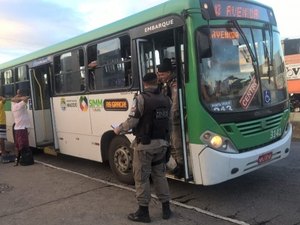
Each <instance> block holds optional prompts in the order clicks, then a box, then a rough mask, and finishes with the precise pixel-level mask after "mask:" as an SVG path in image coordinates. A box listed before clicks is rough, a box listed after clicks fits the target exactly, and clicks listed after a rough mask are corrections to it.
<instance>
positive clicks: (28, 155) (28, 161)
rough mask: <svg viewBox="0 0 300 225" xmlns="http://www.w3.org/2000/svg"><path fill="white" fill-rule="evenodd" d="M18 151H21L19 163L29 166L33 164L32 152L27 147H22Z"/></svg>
mask: <svg viewBox="0 0 300 225" xmlns="http://www.w3.org/2000/svg"><path fill="white" fill-rule="evenodd" d="M20 153H21V158H20V165H22V166H29V165H32V164H34V159H33V154H32V151H31V149H30V148H29V147H27V148H23V149H22V150H21V152H20Z"/></svg>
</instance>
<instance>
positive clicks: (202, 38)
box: [197, 29, 212, 59]
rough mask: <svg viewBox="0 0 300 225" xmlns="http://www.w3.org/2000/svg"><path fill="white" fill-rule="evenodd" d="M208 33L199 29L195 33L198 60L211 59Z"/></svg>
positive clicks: (206, 30)
mask: <svg viewBox="0 0 300 225" xmlns="http://www.w3.org/2000/svg"><path fill="white" fill-rule="evenodd" d="M209 37H210V32H209V30H208V29H201V30H200V31H198V32H197V46H198V56H199V57H200V59H203V58H210V57H212V51H211V41H210V38H209Z"/></svg>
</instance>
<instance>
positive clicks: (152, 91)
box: [114, 73, 171, 223]
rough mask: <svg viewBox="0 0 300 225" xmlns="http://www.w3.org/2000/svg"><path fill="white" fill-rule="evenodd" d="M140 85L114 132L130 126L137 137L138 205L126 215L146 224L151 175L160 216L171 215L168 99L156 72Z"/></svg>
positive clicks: (135, 169) (120, 131)
mask: <svg viewBox="0 0 300 225" xmlns="http://www.w3.org/2000/svg"><path fill="white" fill-rule="evenodd" d="M143 84H144V88H145V90H144V92H142V93H141V94H139V95H137V96H136V97H135V99H134V101H133V105H132V108H131V112H130V114H129V117H128V119H127V120H126V121H125V122H123V123H121V124H120V125H119V126H118V127H115V128H114V132H115V134H117V135H118V134H120V133H125V132H127V131H129V130H131V129H132V130H133V133H134V135H135V136H136V138H135V140H134V141H133V143H132V147H133V148H134V155H133V175H134V181H135V188H136V198H137V202H138V205H139V208H138V210H137V211H136V212H135V213H131V214H129V215H128V219H129V220H132V221H137V222H145V223H146V222H150V221H151V220H150V216H149V210H148V205H149V203H150V200H151V190H150V176H151V178H152V181H153V184H154V186H155V191H156V195H157V197H158V199H159V201H160V202H161V203H162V218H163V219H169V218H170V216H171V210H170V203H169V201H170V191H169V185H168V181H167V178H166V176H165V175H166V174H165V173H166V164H165V163H166V159H165V157H166V152H167V147H168V144H169V143H168V139H169V135H170V134H169V114H170V108H171V100H170V98H169V97H167V96H165V95H163V94H162V93H161V92H160V91H159V89H158V85H157V76H156V74H155V73H147V74H146V75H145V76H144V78H143Z"/></svg>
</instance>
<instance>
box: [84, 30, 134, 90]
mask: <svg viewBox="0 0 300 225" xmlns="http://www.w3.org/2000/svg"><path fill="white" fill-rule="evenodd" d="M124 37H126V38H128V40H129V42H128V44H129V50H130V57H129V58H130V59H129V60H128V59H127V60H123V61H118V62H117V64H122V66H123V67H124V74H123V75H124V78H125V77H126V76H128V78H129V75H130V74H131V75H130V81H128V85H126V83H125V84H124V86H122V87H118V86H117V87H107V88H103V87H101V88H97V87H96V88H95V89H94V88H91V85H92V84H91V83H90V80H89V79H90V77H91V76H96V74H95V72H96V71H95V69H99V68H100V67H101V66H102V65H101V66H99V65H96V67H93V68H89V66H88V65H89V64H90V63H91V62H93V61H96V62H97V60H98V56H99V55H98V45H99V44H101V43H105V42H108V41H112V40H114V39H118V40H119V43H120V52H121V53H120V54H121V57H120V58H122V51H123V49H122V41H123V42H124V40H123V39H124ZM122 38H123V39H122ZM93 47H96V55H95V56H96V58H90V55H91V54H89V52H90V49H91V48H93ZM132 49H133V44H132V39H131V35H130V34H129V33H128V31H127V32H125V33H119V34H115V35H112V36H109V37H105V38H101V39H97V40H95V41H93V42H90V43H88V44H87V45H86V62H87V66H86V75H87V77H88V84H87V90H88V91H89V92H91V93H110V92H118V91H123V90H124V91H125V90H132V89H133V88H134V83H135V77H134V76H133V74H135V73H134V72H133V65H132V64H133V61H132V58H133V50H132ZM127 63H128V64H130V68H127V69H129V70H130V71H131V73H128V74H126V69H125V68H126V66H125V64H127ZM113 65H116V64H113Z"/></svg>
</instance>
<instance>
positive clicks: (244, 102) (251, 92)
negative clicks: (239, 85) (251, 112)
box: [240, 76, 259, 110]
mask: <svg viewBox="0 0 300 225" xmlns="http://www.w3.org/2000/svg"><path fill="white" fill-rule="evenodd" d="M258 87H259V84H258V82H257V81H256V77H255V76H252V79H251V81H250V84H249V85H248V87H247V89H246V91H245V93H244V94H243V96H242V97H241V99H240V104H241V106H242V107H243V109H245V110H246V109H248V107H249V105H250V104H251V102H252V100H253V98H254V96H255V94H256V92H257V90H258Z"/></svg>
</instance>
